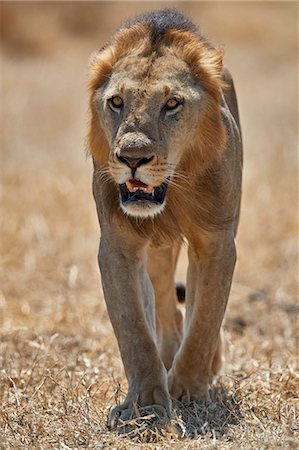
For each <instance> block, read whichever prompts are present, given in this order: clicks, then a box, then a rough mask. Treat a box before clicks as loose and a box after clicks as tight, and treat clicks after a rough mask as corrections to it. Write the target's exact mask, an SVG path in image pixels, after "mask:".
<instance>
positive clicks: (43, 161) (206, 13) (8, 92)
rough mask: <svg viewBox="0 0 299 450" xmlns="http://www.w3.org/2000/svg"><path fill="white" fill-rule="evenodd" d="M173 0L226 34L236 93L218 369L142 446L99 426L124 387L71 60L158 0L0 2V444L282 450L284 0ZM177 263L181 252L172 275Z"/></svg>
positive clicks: (288, 277) (286, 426)
mask: <svg viewBox="0 0 299 450" xmlns="http://www.w3.org/2000/svg"><path fill="white" fill-rule="evenodd" d="M163 5H164V6H165V5H167V3H164V4H163ZM176 5H177V6H178V7H180V8H181V9H182V10H184V11H186V12H187V13H188V14H189V15H190V16H191V17H192V18H193V19H194V20H196V21H197V22H199V23H201V24H202V29H203V31H204V32H205V33H206V34H207V35H209V36H210V38H211V39H212V40H213V41H214V42H216V43H218V44H224V45H225V49H226V63H227V65H228V66H229V67H230V69H231V71H232V72H233V74H234V77H235V80H236V86H237V90H238V93H239V102H240V112H241V119H242V126H243V136H244V143H245V172H244V195H243V210H242V219H241V224H240V231H239V236H238V253H239V259H238V266H237V269H236V273H235V278H234V284H233V287H232V292H231V298H230V302H229V307H228V311H227V316H226V323H225V336H226V342H227V364H226V369H225V373H224V375H223V376H222V377H220V378H219V380H218V381H217V383H216V387H215V390H214V391H213V394H212V397H213V401H212V402H210V403H208V404H205V405H199V406H193V407H190V408H189V409H178V410H177V412H176V417H175V418H174V419H173V427H172V429H170V430H168V431H167V432H165V433H164V437H163V436H162V437H161V438H158V442H157V443H156V444H155V445H147V444H138V443H134V442H132V441H130V440H129V438H127V437H119V436H117V435H116V434H115V433H112V432H108V431H107V429H106V416H107V413H108V410H109V408H110V407H111V406H112V405H114V404H115V402H120V401H121V399H122V398H123V393H124V391H125V389H126V385H125V381H124V375H123V369H122V365H121V362H120V358H119V354H118V350H117V346H116V342H115V338H114V336H113V333H112V330H111V326H110V324H109V321H108V318H107V313H106V310H105V305H104V300H103V296H102V293H101V288H100V281H99V274H98V269H97V262H96V254H97V245H98V240H99V230H98V224H97V220H96V213H95V207H94V204H93V200H92V195H91V161H90V160H86V159H85V156H84V133H85V124H86V109H87V106H86V105H87V96H86V90H85V79H86V66H87V61H88V58H89V54H90V53H91V52H92V50H94V49H96V48H98V47H100V46H101V45H102V43H103V42H104V41H105V39H106V38H108V36H109V34H110V32H111V31H112V30H113V29H115V28H116V27H117V25H118V24H119V22H120V20H122V19H123V18H125V17H127V16H130V15H133V14H135V13H136V12H140V11H144V10H147V9H149V8H152V7H153V6H157V7H160V6H162V4H158V3H157V4H154V3H151V4H149V3H147V4H142V3H126V2H122V3H77V2H71V3H60V2H58V3H51V4H50V3H42V2H37V3H35V2H33V3H30V4H29V3H28V4H27V3H21V4H18V3H15V2H6V3H5V2H2V4H1V9H2V16H1V20H2V23H1V29H2V31H1V32H2V36H1V44H2V49H3V59H2V66H1V69H2V72H1V106H2V118H1V123H2V127H3V133H2V142H1V143H2V146H1V148H2V151H3V153H2V164H1V168H2V176H1V181H2V184H3V195H2V205H1V254H2V263H1V270H2V272H1V291H0V323H1V328H2V330H1V343H0V366H1V367H0V368H1V372H0V402H1V411H0V448H1V449H8V448H13V449H17V448H28V449H50V448H53V449H54V448H55V449H69V448H72V449H75V448H90V449H103V448H108V447H109V448H110V447H111V448H117V449H133V448H134V449H137V448H138V449H139V448H140V449H141V448H146V447H147V448H149V447H150V448H155V449H162V448H163V449H170V448H174V449H182V448H184V449H195V448H219V449H235V448H242V449H252V448H259V449H270V448H271V449H276V448H281V449H286V448H296V434H297V433H298V421H296V401H297V400H298V376H297V375H296V361H295V354H296V339H295V325H296V313H298V304H297V303H296V302H297V295H298V291H297V287H298V286H297V273H298V259H297V256H298V254H297V252H298V242H297V170H298V161H297V154H296V144H297V141H296V140H297V122H298V117H297V110H296V98H297V91H296V76H297V73H296V68H297V64H296V26H297V17H296V14H297V5H296V4H295V3H293V4H292V3H282V2H281V3H251V4H250V3H243V4H241V3H209V4H208V3H176ZM185 268H186V256H185V253H183V255H182V259H181V262H180V266H179V269H178V278H180V279H183V278H184V276H185ZM136 345H138V343H136ZM296 383H297V385H296ZM296 389H297V391H296ZM296 398H297V400H296ZM297 406H298V403H297ZM297 412H298V410H297ZM297 437H298V436H297Z"/></svg>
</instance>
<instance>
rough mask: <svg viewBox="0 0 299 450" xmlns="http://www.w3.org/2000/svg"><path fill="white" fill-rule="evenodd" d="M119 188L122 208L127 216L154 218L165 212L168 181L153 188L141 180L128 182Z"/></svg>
mask: <svg viewBox="0 0 299 450" xmlns="http://www.w3.org/2000/svg"><path fill="white" fill-rule="evenodd" d="M118 186H119V192H120V204H121V208H122V210H123V211H124V212H125V213H126V214H128V215H130V216H134V217H153V216H156V215H157V214H159V213H161V212H162V211H163V209H164V207H165V198H166V194H167V189H168V181H165V182H163V183H162V184H161V185H160V186H156V187H152V186H149V185H146V184H144V183H142V182H141V181H140V180H128V181H127V182H126V183H123V184H119V185H118Z"/></svg>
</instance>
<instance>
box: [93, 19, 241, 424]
mask: <svg viewBox="0 0 299 450" xmlns="http://www.w3.org/2000/svg"><path fill="white" fill-rule="evenodd" d="M88 85H89V90H90V120H89V129H88V136H87V144H88V149H89V152H90V154H91V155H92V158H93V161H94V181H93V189H94V197H95V200H96V204H97V210H98V216H99V220H100V225H101V245H100V252H99V263H100V269H101V274H102V281H103V288H104V294H105V300H106V303H107V308H108V312H109V315H110V318H111V321H112V325H113V327H114V331H115V334H116V337H117V339H118V343H119V347H120V351H121V355H122V359H123V362H124V366H125V371H126V375H127V378H128V382H129V391H128V395H127V397H126V400H125V402H124V404H123V405H121V406H120V407H118V408H116V409H115V410H113V411H112V413H111V417H110V421H109V423H110V425H111V426H114V425H116V424H117V423H118V419H119V417H120V418H121V419H122V420H124V421H125V420H127V419H129V418H130V417H132V416H134V414H135V413H136V409H134V408H135V407H134V403H136V404H137V405H138V406H139V407H140V408H141V410H144V411H148V410H149V408H152V410H154V412H155V413H156V414H157V415H158V416H160V417H161V418H164V419H165V418H167V417H169V415H170V412H171V401H170V397H171V398H172V400H175V399H181V400H183V401H187V400H190V399H195V400H197V399H199V398H201V397H203V396H206V395H207V393H208V388H209V385H210V382H211V380H212V377H213V375H214V374H215V373H217V372H218V371H219V370H220V367H221V361H222V343H221V337H220V328H221V323H222V320H223V316H224V312H225V308H226V303H227V298H228V295H229V289H230V284H231V279H232V274H233V269H234V265H235V259H236V253H235V244H234V237H235V234H236V230H237V224H238V219H239V210H240V195H241V169H242V145H241V134H240V124H239V116H238V109H237V101H236V96H235V91H234V87H233V82H232V79H231V76H230V74H229V72H228V71H227V70H226V69H223V66H222V51H221V50H219V49H215V48H214V47H213V46H212V45H211V44H209V43H208V42H207V40H206V39H204V38H201V37H200V35H199V34H196V33H195V32H194V31H193V30H186V29H182V30H178V29H168V30H166V32H165V33H163V34H161V37H160V38H159V39H156V40H155V42H153V39H152V37H151V30H150V27H149V26H147V25H146V24H144V23H137V24H136V23H134V24H133V25H131V26H130V25H129V26H127V27H124V28H121V29H120V30H119V31H118V32H117V33H116V34H115V35H114V36H113V37H112V39H111V40H110V42H109V43H108V44H107V45H106V46H105V47H104V48H103V49H102V50H101V51H99V52H97V53H95V54H93V56H92V58H91V61H90V66H89V82H88ZM175 90H177V91H178V92H180V93H182V92H183V94H184V97H185V98H186V99H187V101H186V102H185V104H184V108H185V109H184V110H183V112H182V113H181V115H180V116H178V119H177V125H176V127H177V128H176V129H175V132H172V131H169V130H172V128H171V127H173V126H174V125H173V124H172V125H171V126H170V125H169V126H168V128H167V127H166V126H165V127H166V128H165V133H164V135H163V136H164V138H163V139H164V140H163V139H162V138H160V137H159V136H160V135H159V133H160V130H161V127H162V125H161V124H160V122H159V121H160V120H161V118H160V116H159V114H158V113H157V112H156V109H157V106H156V105H157V104H158V102H163V101H164V100H163V99H167V98H168V96H169V95H171V92H173V91H175ZM114 92H115V93H119V94H118V95H122V96H123V98H124V99H125V103H126V101H127V102H128V103H129V102H130V101H131V105H132V107H130V108H131V109H130V108H129V107H128V109H127V110H124V111H126V112H124V116H119V117H123V118H121V119H120V118H119V119H118V120H119V121H120V122H119V124H118V126H117V128H116V125H115V123H114V122H113V121H115V119H111V118H110V115H109V114H111V113H110V112H109V111H108V109H107V99H108V98H109V96H111V95H112V94H113V93H114ZM126 95H127V97H126ZM153 99H156V100H153ZM188 102H189V104H190V105H189V106H188ZM161 104H162V103H161ZM188 108H189V109H188ZM107 111H108V112H107ZM162 128H163V127H162ZM155 133H156V134H155ZM132 136H133V137H134V136H135V141H134V139H133V141H132V142H133V143H134V142H135V143H136V140H138V139H139V138H140V142H141V145H140V146H139V147H140V148H139V147H138V148H137V147H136V148H135V150H134V152H135V153H134V156H135V157H136V156H137V157H138V156H140V158H143V157H144V151H145V150H144V148H145V145H148V146H149V148H150V151H151V154H153V159H152V160H151V162H150V163H148V164H146V165H144V166H142V167H141V168H138V170H137V172H136V173H137V175H136V176H137V177H140V179H141V181H142V182H146V183H147V184H150V185H151V186H158V185H160V184H161V182H162V181H163V179H164V178H166V177H167V176H168V177H170V179H171V181H170V186H169V190H168V194H167V197H166V202H165V204H164V205H163V208H162V207H161V209H160V210H157V211H158V213H157V215H155V216H151V217H140V218H136V217H132V216H130V211H128V214H126V213H124V211H123V210H122V208H121V207H120V200H119V190H118V184H121V183H123V182H124V181H125V180H126V179H127V178H128V177H130V170H129V169H128V167H126V166H125V165H124V164H121V162H120V160H119V159H118V158H117V156H118V155H121V154H122V153H121V152H122V151H124V150H123V149H124V148H125V147H126V143H127V141H130V139H131V140H132ZM165 136H166V138H165ZM130 142H131V141H130ZM142 142H143V143H144V148H142V145H143V144H142ZM161 142H163V144H161ZM138 152H139V153H140V155H139V153H138ZM142 152H143V153H142ZM142 214H146V211H145V212H144V213H142ZM142 214H140V216H141V215H142ZM183 239H186V240H187V241H188V243H189V268H188V274H187V287H186V319H185V324H184V326H183V321H182V316H181V313H180V311H179V310H178V309H177V305H176V294H175V284H174V272H175V266H176V262H177V258H178V254H179V248H180V245H181V242H182V240H183ZM153 289H154V290H153ZM154 293H155V296H154ZM154 298H155V302H156V312H155V307H154ZM165 369H167V370H168V375H167V372H166V370H165ZM134 411H135V412H134ZM161 411H162V412H161Z"/></svg>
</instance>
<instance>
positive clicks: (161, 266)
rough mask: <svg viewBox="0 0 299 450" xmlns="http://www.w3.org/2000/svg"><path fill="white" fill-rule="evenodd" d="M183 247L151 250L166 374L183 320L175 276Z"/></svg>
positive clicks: (150, 270) (149, 269) (149, 259)
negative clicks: (179, 307)
mask: <svg viewBox="0 0 299 450" xmlns="http://www.w3.org/2000/svg"><path fill="white" fill-rule="evenodd" d="M179 250H180V245H179V244H178V243H177V244H175V245H174V246H173V247H162V248H150V250H149V254H148V272H149V276H150V278H151V281H152V284H153V287H154V290H155V300H156V323H157V337H158V349H159V352H160V355H161V358H162V361H163V363H164V365H165V367H166V369H167V370H169V369H170V368H171V365H172V361H173V358H174V356H175V354H176V352H177V350H178V348H179V346H180V343H181V337H182V326H183V318H182V313H181V311H180V310H179V309H178V307H177V305H178V299H177V293H176V287H175V281H174V273H175V268H176V263H177V259H178V255H179Z"/></svg>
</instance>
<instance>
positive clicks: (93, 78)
mask: <svg viewBox="0 0 299 450" xmlns="http://www.w3.org/2000/svg"><path fill="white" fill-rule="evenodd" d="M114 63H115V52H114V48H113V46H112V45H110V46H108V47H104V48H103V49H102V50H100V51H94V52H92V54H91V55H90V59H89V64H88V88H89V89H90V90H92V91H93V90H95V89H97V88H99V87H100V86H101V84H102V83H103V82H104V81H105V79H107V77H108V76H109V74H110V73H111V71H112V68H113V65H114Z"/></svg>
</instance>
